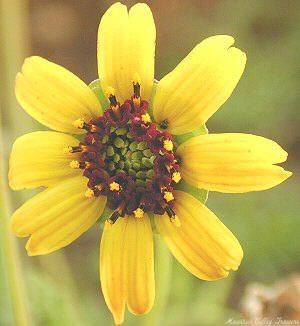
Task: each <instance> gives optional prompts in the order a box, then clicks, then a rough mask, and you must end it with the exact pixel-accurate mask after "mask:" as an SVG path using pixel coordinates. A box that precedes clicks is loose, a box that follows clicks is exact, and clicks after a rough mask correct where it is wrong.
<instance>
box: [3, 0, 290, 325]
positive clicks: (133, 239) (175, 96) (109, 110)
mask: <svg viewBox="0 0 300 326" xmlns="http://www.w3.org/2000/svg"><path fill="white" fill-rule="evenodd" d="M155 34H156V32H155V25H154V21H153V17H152V14H151V11H150V9H149V7H148V6H147V5H146V4H137V5H135V6H133V7H132V8H131V9H130V10H129V12H128V11H127V8H126V6H124V5H122V4H120V3H116V4H114V5H112V6H111V7H110V8H109V9H108V11H107V12H106V13H105V15H104V16H103V18H102V20H101V23H100V26H99V34H98V70H99V78H100V83H101V88H102V91H103V94H106V95H107V100H108V101H107V103H108V105H107V107H105V106H104V104H103V103H105V101H104V100H103V98H102V100H101V101H102V105H101V104H100V101H99V100H98V98H97V97H96V95H95V93H94V92H93V91H92V90H91V88H89V87H88V86H87V85H86V84H85V83H84V82H83V81H81V80H80V79H79V78H78V77H76V76H75V75H73V74H72V73H71V72H70V71H68V70H66V69H65V68H63V67H61V66H59V65H56V64H54V63H52V62H49V61H47V60H45V59H42V58H40V57H30V58H27V59H26V60H25V62H24V64H23V67H22V72H20V73H18V75H17V78H16V96H17V99H18V101H19V103H20V104H21V106H22V107H23V108H24V110H25V111H26V112H27V113H28V114H30V115H31V116H32V117H33V118H35V119H36V120H37V121H39V122H40V123H42V124H44V125H45V126H47V127H49V128H51V129H53V130H55V131H37V132H33V133H29V134H26V135H24V136H21V137H20V138H18V139H17V140H16V142H15V144H14V146H13V149H12V153H11V158H10V170H9V182H10V186H11V187H12V188H13V189H15V190H19V189H23V188H37V187H45V188H46V189H45V190H43V191H42V192H40V193H39V194H37V195H36V196H34V197H33V198H32V199H30V200H28V201H27V202H26V203H25V204H23V206H21V207H20V208H19V209H18V210H17V211H16V212H15V213H14V214H13V217H12V223H11V225H12V229H13V231H14V232H15V233H16V234H17V235H18V236H21V237H27V236H30V238H29V240H28V242H27V245H26V249H27V252H28V254H29V255H42V254H47V253H49V252H52V251H54V250H57V249H60V248H62V247H64V246H66V245H68V244H69V243H71V242H72V241H74V240H75V239H76V238H78V237H79V236H80V235H81V234H82V233H84V232H85V231H86V230H87V229H89V228H90V227H91V226H92V225H93V224H95V222H96V221H97V220H98V219H99V217H100V216H101V214H102V213H103V210H104V208H105V206H106V205H108V207H110V208H111V209H112V211H113V212H112V215H111V217H110V218H109V219H107V222H106V223H105V225H104V231H103V235H102V240H101V248H100V278H101V285H102V290H103V294H104V297H105V300H106V303H107V305H108V307H109V309H110V310H111V312H112V314H113V316H114V320H115V323H116V324H121V323H122V322H123V319H124V310H125V305H126V304H127V307H128V309H129V310H130V311H131V312H132V313H134V314H143V313H146V312H148V311H149V310H150V309H151V307H152V305H153V301H154V295H155V294H154V269H153V264H154V262H153V236H152V228H151V222H150V220H151V219H153V220H154V224H155V226H156V229H157V231H158V232H159V234H160V235H161V236H162V237H163V238H164V240H165V241H166V243H167V245H168V247H169V248H170V250H171V252H172V254H173V255H174V256H175V257H176V258H177V259H178V261H179V262H180V263H181V264H182V265H183V266H184V267H185V268H186V269H187V270H188V271H190V272H191V273H192V274H194V275H195V276H197V277H199V278H201V279H204V280H216V279H220V278H223V277H226V276H227V275H228V272H229V271H230V270H236V269H237V268H238V266H239V264H240V262H241V259H242V256H243V252H242V249H241V246H240V244H239V242H238V240H237V239H236V238H235V237H234V235H233V234H232V233H231V232H230V231H229V230H228V229H227V228H226V227H225V226H224V225H223V224H222V223H221V222H220V221H219V220H218V218H217V217H216V216H215V215H214V214H213V213H212V212H211V211H210V210H209V209H208V208H207V207H206V206H205V205H204V204H203V203H201V202H200V201H199V200H197V199H196V197H195V196H194V195H192V194H190V193H188V192H186V191H184V189H185V188H184V187H182V184H183V183H186V184H189V187H190V188H192V186H193V187H195V188H199V189H206V190H211V191H221V192H232V193H238V192H247V191H257V190H263V189H268V188H270V187H273V186H275V185H277V184H279V183H281V182H282V181H284V180H285V179H287V178H288V177H289V176H290V175H291V173H290V172H287V171H285V170H284V169H283V168H281V167H280V166H277V165H275V164H276V163H281V162H284V161H285V160H286V158H287V153H286V152H285V151H284V150H283V149H282V148H281V147H280V146H279V145H277V144H276V143H275V142H273V141H271V140H268V139H265V138H263V137H259V136H254V135H249V134H238V133H235V134H233V133H232V134H199V133H198V134H197V136H194V135H195V134H196V133H193V132H194V131H195V130H197V129H198V128H199V127H201V126H202V125H204V124H205V123H206V121H207V120H208V119H209V118H210V117H211V116H212V115H213V113H215V112H216V111H217V110H218V108H219V107H220V106H221V105H222V104H223V103H224V102H225V101H226V100H227V99H228V97H229V96H230V95H231V93H232V91H233V90H234V88H235V86H236V84H237V83H238V81H239V79H240V77H241V75H242V73H243V70H244V66H245V62H246V55H245V54H244V53H243V52H242V51H240V50H239V49H237V48H235V47H232V44H233V43H234V40H233V38H232V37H230V36H226V35H218V36H213V37H210V38H207V39H206V40H204V41H203V42H201V43H200V44H198V45H197V46H196V47H195V48H194V49H193V50H192V51H191V52H190V54H189V55H188V56H187V57H186V58H185V59H184V60H183V61H182V62H181V63H180V64H179V65H178V66H177V67H176V68H175V69H174V70H173V71H172V72H170V73H169V74H168V75H166V76H165V77H164V78H163V79H162V80H160V81H159V82H158V83H156V84H155V83H154V51H155V37H156V36H155ZM149 103H150V107H151V110H150V109H149ZM70 134H73V135H74V134H75V135H79V136H80V135H81V134H82V135H81V138H80V140H78V139H79V138H76V137H73V136H71V135H70ZM182 134H185V135H188V137H185V141H182V138H180V137H181V136H180V135H182ZM153 213H154V214H153ZM170 222H172V223H170Z"/></svg>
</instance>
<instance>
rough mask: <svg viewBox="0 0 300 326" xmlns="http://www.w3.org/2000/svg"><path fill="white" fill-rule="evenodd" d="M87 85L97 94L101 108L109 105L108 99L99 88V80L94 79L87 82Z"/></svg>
mask: <svg viewBox="0 0 300 326" xmlns="http://www.w3.org/2000/svg"><path fill="white" fill-rule="evenodd" d="M89 87H90V89H91V90H92V91H93V92H94V94H95V95H96V96H97V99H98V101H99V102H100V104H101V106H102V109H103V110H105V109H106V108H107V107H108V106H109V101H108V99H107V97H106V96H105V94H104V92H103V90H102V88H101V85H100V80H99V79H95V80H94V81H92V82H91V83H90V84H89Z"/></svg>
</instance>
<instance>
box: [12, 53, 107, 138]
mask: <svg viewBox="0 0 300 326" xmlns="http://www.w3.org/2000/svg"><path fill="white" fill-rule="evenodd" d="M15 91H16V96H17V99H18V101H19V103H20V105H21V106H22V107H23V108H24V110H25V111H26V112H27V113H28V114H30V115H31V116H32V117H33V118H34V119H36V120H37V121H39V122H40V123H42V124H44V125H45V126H47V127H49V128H52V129H54V130H57V131H63V132H69V133H73V134H78V133H82V130H80V129H77V128H75V127H74V126H73V125H72V122H73V121H75V120H76V119H78V118H83V119H84V120H85V121H88V120H89V119H91V118H92V117H99V116H101V115H102V109H101V106H100V103H99V101H98V100H97V98H96V96H95V95H94V93H93V91H92V90H91V89H90V88H89V87H88V86H87V85H86V84H85V83H84V82H83V81H82V80H81V79H79V78H78V77H76V76H75V75H74V74H73V73H71V72H70V71H68V70H67V69H65V68H63V67H61V66H59V65H57V64H55V63H53V62H50V61H48V60H45V59H43V58H41V57H36V56H35V57H30V58H27V59H26V60H25V62H24V64H23V66H22V72H21V73H18V75H17V78H16V88H15Z"/></svg>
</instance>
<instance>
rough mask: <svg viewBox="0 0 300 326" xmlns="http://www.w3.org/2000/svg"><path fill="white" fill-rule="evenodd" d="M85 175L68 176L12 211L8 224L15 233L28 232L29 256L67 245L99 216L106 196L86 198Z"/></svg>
mask: <svg viewBox="0 0 300 326" xmlns="http://www.w3.org/2000/svg"><path fill="white" fill-rule="evenodd" d="M86 183H87V178H85V177H83V176H77V177H73V178H69V179H67V180H65V181H62V182H61V183H59V184H57V185H55V186H54V187H51V188H48V189H46V190H44V191H43V192H41V193H39V194H37V195H36V196H34V197H33V198H31V199H29V200H28V201H27V202H26V203H25V204H24V205H22V206H21V207H20V208H19V209H17V210H16V211H15V213H14V214H13V216H12V221H11V227H12V230H13V232H15V233H16V234H17V235H18V236H21V237H26V236H29V235H31V237H30V239H29V240H28V242H27V245H26V249H27V252H28V254H29V255H30V256H33V255H43V254H47V253H49V252H52V251H54V250H57V249H60V248H62V247H65V246H67V245H68V244H70V243H71V242H73V241H74V240H75V239H77V238H78V237H79V236H80V235H81V234H82V233H84V232H85V231H87V230H88V229H89V228H90V227H91V226H92V225H93V224H94V223H95V222H96V221H97V219H98V218H99V217H100V215H101V214H102V211H103V209H104V207H105V204H106V197H103V196H99V197H97V198H93V199H89V198H86V197H85V195H84V193H85V191H86Z"/></svg>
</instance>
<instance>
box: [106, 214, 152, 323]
mask: <svg viewBox="0 0 300 326" xmlns="http://www.w3.org/2000/svg"><path fill="white" fill-rule="evenodd" d="M100 279H101V286H102V291H103V295H104V298H105V301H106V303H107V306H108V307H109V309H110V311H111V312H112V314H113V316H114V320H115V323H116V324H121V323H122V322H123V319H124V309H125V303H126V302H127V305H128V309H129V310H130V311H131V312H132V313H134V314H143V313H146V312H148V311H149V310H150V309H151V307H152V305H153V301H154V291H155V287H154V267H153V238H152V230H151V225H150V221H149V218H148V216H147V215H146V214H145V215H144V216H143V218H139V219H137V218H134V217H132V216H125V217H124V218H119V219H118V220H117V221H116V223H115V224H114V225H112V226H111V225H109V224H106V225H105V227H104V232H103V235H102V240H101V247H100Z"/></svg>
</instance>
